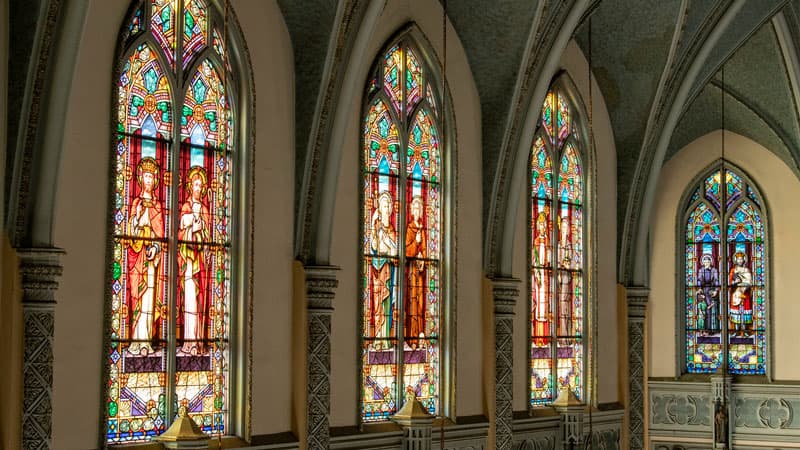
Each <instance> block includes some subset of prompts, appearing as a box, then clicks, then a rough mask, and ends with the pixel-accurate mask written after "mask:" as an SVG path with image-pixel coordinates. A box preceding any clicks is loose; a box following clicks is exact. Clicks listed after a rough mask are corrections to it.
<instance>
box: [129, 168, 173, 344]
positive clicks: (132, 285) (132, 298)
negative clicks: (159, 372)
mask: <svg viewBox="0 0 800 450" xmlns="http://www.w3.org/2000/svg"><path fill="white" fill-rule="evenodd" d="M137 172H138V176H137V182H138V183H139V188H140V189H141V191H140V192H139V196H138V197H136V198H134V199H133V201H132V202H131V207H130V211H132V212H133V214H132V217H131V223H130V230H131V234H132V235H133V237H132V239H131V240H130V243H129V244H128V254H129V257H128V264H129V268H128V283H129V284H128V287H129V290H128V292H129V295H128V315H129V320H130V334H129V336H130V339H132V341H133V342H131V344H130V346H129V347H128V351H129V352H130V353H132V354H142V355H147V354H148V353H152V352H153V347H152V346H151V343H152V342H153V341H154V340H155V339H156V338H157V337H158V336H159V330H160V328H161V320H162V318H163V314H162V313H163V310H164V305H163V303H162V301H161V292H162V291H163V289H164V286H162V285H161V280H159V266H160V265H161V259H162V258H161V251H162V248H161V247H162V245H161V243H160V242H159V239H160V238H163V237H164V218H163V215H162V212H161V202H160V200H159V199H158V197H157V195H156V192H155V188H156V185H157V184H158V176H159V172H160V171H159V167H158V163H157V162H156V160H155V159H153V158H150V157H146V158H143V159H142V160H141V161H140V162H139V166H138V170H137Z"/></svg>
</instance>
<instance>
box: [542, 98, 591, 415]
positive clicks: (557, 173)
mask: <svg viewBox="0 0 800 450" xmlns="http://www.w3.org/2000/svg"><path fill="white" fill-rule="evenodd" d="M575 122H576V120H575V108H574V106H573V105H572V104H571V102H570V101H569V99H568V97H567V95H565V93H564V92H563V91H562V90H560V89H559V88H558V87H556V88H554V89H552V90H551V91H550V92H549V93H548V94H547V97H546V98H545V102H544V105H543V106H542V113H541V118H540V123H541V126H540V128H539V130H538V132H537V133H536V135H535V136H534V139H533V148H532V150H531V157H530V158H531V159H530V184H529V189H530V210H529V214H530V216H529V224H530V249H529V251H530V253H529V262H530V297H529V298H530V347H529V348H530V354H529V361H530V366H529V369H530V371H529V381H528V383H529V394H530V398H529V404H530V406H531V407H536V406H544V405H548V404H550V403H552V402H553V401H554V400H555V398H556V397H557V396H558V392H559V391H560V390H561V389H564V388H567V389H570V390H571V391H572V392H573V393H574V394H575V396H576V397H577V398H578V399H580V400H584V397H585V380H584V379H585V373H586V369H585V367H586V362H585V355H586V339H585V330H584V328H585V327H584V325H585V321H584V317H586V313H587V299H586V296H585V292H586V288H585V285H586V275H585V274H586V270H585V267H586V259H587V258H586V254H585V251H584V243H585V242H586V238H585V236H586V228H585V221H584V217H585V216H586V211H585V207H586V204H585V199H586V186H585V183H586V179H585V175H584V167H585V165H584V162H583V161H584V157H583V155H584V154H585V151H586V150H585V149H584V147H585V142H584V141H583V139H581V135H580V133H578V129H577V126H576V123H575Z"/></svg>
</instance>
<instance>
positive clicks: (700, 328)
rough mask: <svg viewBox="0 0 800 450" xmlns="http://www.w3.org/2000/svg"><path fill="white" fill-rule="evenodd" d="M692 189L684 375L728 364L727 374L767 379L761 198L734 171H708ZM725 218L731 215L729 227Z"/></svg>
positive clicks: (686, 260)
mask: <svg viewBox="0 0 800 450" xmlns="http://www.w3.org/2000/svg"><path fill="white" fill-rule="evenodd" d="M723 180H724V185H723V184H722V183H723ZM691 189H692V191H690V192H694V193H693V194H692V195H691V196H690V197H689V199H688V205H687V216H686V222H685V223H686V228H685V247H684V250H685V258H684V259H683V261H684V264H685V278H684V280H685V285H684V286H685V290H684V293H685V297H684V299H685V314H686V316H685V317H686V334H685V336H686V371H688V372H690V373H714V372H717V371H718V370H719V369H720V366H721V365H722V364H727V365H728V367H727V368H726V370H727V371H729V372H730V373H735V374H763V373H765V370H766V369H765V368H766V364H765V363H766V349H767V342H766V338H765V331H766V298H765V275H766V267H765V263H764V261H765V245H764V244H765V242H764V241H765V230H764V225H763V223H762V219H761V212H760V210H759V203H756V201H757V199H758V198H759V197H758V194H757V193H756V190H755V187H754V185H753V184H752V183H750V182H749V181H748V180H747V179H746V178H745V177H743V176H742V175H741V173H737V171H736V170H735V169H732V168H729V167H726V168H724V169H720V168H716V169H714V170H713V171H711V173H708V174H704V175H703V177H702V178H701V181H700V182H698V184H697V185H695V186H691ZM700 191H702V192H703V194H702V195H700V194H699V192H700ZM745 193H746V195H745ZM729 210H730V211H732V213H731V212H729ZM721 217H727V224H726V226H724V227H723V226H721V224H720V222H721V219H720V218H721ZM723 242H724V243H725V245H721V244H722V243H723ZM722 262H727V268H725V269H723V268H722V266H721V263H722ZM723 281H724V282H725V283H724V285H723V283H722V282H723ZM725 318H727V319H725ZM726 340H727V344H728V345H727V347H726V346H725V345H724V344H725V341H726ZM726 349H727V355H725V354H723V352H724V351H725V350H726Z"/></svg>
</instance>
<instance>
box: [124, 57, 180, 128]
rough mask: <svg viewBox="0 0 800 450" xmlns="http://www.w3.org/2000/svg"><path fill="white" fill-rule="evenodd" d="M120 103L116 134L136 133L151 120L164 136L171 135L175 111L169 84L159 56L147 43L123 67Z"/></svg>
mask: <svg viewBox="0 0 800 450" xmlns="http://www.w3.org/2000/svg"><path fill="white" fill-rule="evenodd" d="M117 100H118V105H119V106H118V108H119V109H118V111H117V120H118V125H117V131H119V132H121V133H133V132H135V131H136V130H139V129H141V128H142V127H143V126H144V124H145V121H148V122H149V123H152V124H153V128H154V129H155V131H157V132H158V133H160V134H161V137H163V138H168V137H169V136H170V133H171V132H172V111H171V105H170V101H171V94H170V87H169V81H168V80H167V77H166V76H165V75H164V71H163V69H162V67H161V64H160V63H159V61H158V58H157V57H156V53H155V52H154V51H153V50H152V49H151V48H150V46H149V45H148V44H147V43H143V44H140V45H139V46H138V47H137V48H136V49H135V50H134V52H133V54H131V56H130V57H129V58H128V60H127V61H126V63H125V65H124V66H123V69H122V73H121V75H120V77H119V82H118V98H117ZM152 137H155V136H152Z"/></svg>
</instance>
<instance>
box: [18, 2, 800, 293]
mask: <svg viewBox="0 0 800 450" xmlns="http://www.w3.org/2000/svg"><path fill="white" fill-rule="evenodd" d="M415 1H422V0H406V2H407V4H408V5H409V7H413V5H414V2H415ZM440 1H441V4H444V3H445V2H444V0H440ZM235 3H236V2H234V6H235ZM58 4H59V2H55V1H52V0H48V1H45V0H33V1H28V0H25V1H22V0H12V1H11V3H10V15H11V17H10V18H11V21H10V23H11V26H12V30H11V32H12V33H13V35H15V36H17V35H20V36H23V37H24V39H19V40H18V39H15V42H14V43H13V44H12V45H11V49H10V50H11V56H12V57H14V59H15V61H23V62H27V61H28V60H29V58H27V55H31V54H32V53H33V52H32V49H34V48H35V46H34V45H33V40H34V38H35V36H34V35H33V34H32V33H21V32H20V33H17V32H15V30H17V29H23V28H24V29H31V28H35V24H36V23H37V21H41V20H42V18H44V17H46V16H47V15H46V14H42V13H41V11H43V10H44V8H45V6H44V5H58ZM278 4H279V6H280V9H281V11H282V13H283V16H284V20H285V23H286V26H287V29H288V31H289V34H290V37H291V39H292V43H293V52H294V59H295V86H296V92H295V96H296V97H295V100H296V101H295V114H296V121H295V122H296V129H295V132H296V180H297V181H296V194H297V195H296V199H297V201H296V205H297V208H296V210H297V216H296V223H297V234H296V239H297V241H298V242H299V244H298V247H297V254H298V257H299V258H301V259H303V260H305V261H313V260H314V255H313V253H314V251H313V248H314V244H313V242H312V241H313V239H312V240H309V239H311V238H309V236H312V235H313V233H314V224H315V223H316V221H318V220H319V217H318V216H319V214H320V213H319V212H318V210H319V202H320V200H319V199H320V198H321V197H320V195H319V189H322V188H321V187H320V186H322V184H321V183H320V182H319V181H320V177H322V174H323V173H324V170H322V169H319V168H320V167H322V166H324V164H325V159H326V158H325V155H326V152H328V151H330V150H329V148H328V147H326V146H327V145H329V144H330V142H331V140H330V137H331V129H332V128H333V127H332V124H333V119H332V118H333V117H334V116H335V113H336V104H337V103H336V101H337V96H338V95H339V93H340V90H341V87H340V84H341V80H342V78H343V75H344V74H345V72H346V70H347V65H348V62H349V57H350V54H351V52H352V51H353V49H354V46H355V43H356V37H357V35H358V34H359V30H361V29H362V25H363V24H364V23H366V21H367V20H368V18H369V17H374V15H372V16H371V15H370V14H373V13H374V12H375V9H376V8H380V7H382V6H383V5H384V1H381V0H338V1H335V2H334V1H331V0H303V1H296V0H278ZM379 12H380V11H378V13H379ZM447 15H448V18H449V20H450V23H451V25H452V27H453V29H454V30H455V32H456V34H457V35H458V39H459V40H460V43H461V45H462V46H463V48H464V50H465V52H466V56H467V59H468V62H469V65H470V69H471V71H472V74H473V77H474V80H475V83H476V86H477V90H478V94H479V97H480V106H481V120H482V145H483V148H482V155H481V157H482V160H483V167H484V169H483V170H484V172H483V196H484V199H483V200H484V201H483V204H484V214H483V225H484V227H483V230H484V238H485V239H484V241H485V243H486V249H485V253H484V266H485V268H486V271H487V272H488V273H489V274H502V272H504V270H505V269H504V267H503V265H502V263H501V262H500V260H501V259H502V256H501V255H502V254H503V248H505V247H504V246H506V247H507V245H508V242H509V241H508V238H507V234H508V232H507V227H506V228H504V225H503V223H504V220H506V219H507V218H508V217H509V215H508V213H507V211H508V210H509V208H511V207H512V206H514V205H515V204H514V198H515V197H514V195H518V194H517V193H515V192H516V191H518V190H519V189H512V186H511V183H512V182H513V181H514V180H513V177H512V175H513V174H514V173H515V167H517V168H518V166H519V164H520V161H521V160H522V159H524V158H523V156H520V152H519V151H518V149H519V148H522V147H521V142H522V140H523V139H522V136H523V134H524V132H523V130H524V129H525V126H526V121H525V120H526V114H527V111H528V110H529V109H530V106H531V105H533V104H534V103H535V102H539V101H541V100H540V98H542V97H543V96H544V93H543V90H542V88H541V85H542V83H544V86H545V88H544V89H545V90H546V84H547V83H549V80H550V79H551V78H552V76H553V74H554V71H553V68H552V61H553V60H555V61H557V60H558V57H559V55H560V54H561V52H562V51H563V49H564V47H565V45H566V42H567V41H568V40H569V39H572V38H574V39H575V40H576V41H577V42H578V45H579V46H580V47H581V49H582V50H583V52H584V54H587V55H588V53H589V34H588V28H589V23H590V21H589V18H591V27H592V43H591V49H592V68H593V74H594V76H595V78H596V80H597V83H598V85H599V87H600V91H601V93H602V95H603V97H604V98H605V101H606V105H607V107H608V110H609V115H610V118H611V124H612V128H613V133H614V138H615V140H616V150H617V166H618V167H617V169H618V170H617V175H618V180H617V181H618V196H617V197H618V204H617V209H618V230H619V233H618V236H617V241H618V248H619V252H620V253H619V269H620V270H619V278H620V281H621V282H623V283H626V284H637V283H643V282H645V281H646V280H643V278H642V275H641V274H642V273H646V267H644V268H643V267H641V266H642V264H641V262H642V259H641V258H640V255H642V254H643V252H645V251H646V250H645V249H644V247H645V245H644V244H643V243H644V242H645V241H646V237H647V222H648V219H647V218H648V217H649V216H648V213H649V211H648V207H649V206H648V205H649V200H648V199H649V198H650V197H651V196H652V192H653V189H654V183H655V181H654V180H657V175H658V170H659V169H660V167H661V165H662V164H663V162H664V161H665V160H668V159H669V158H670V157H672V156H673V155H674V154H675V153H676V152H677V151H678V150H679V149H680V148H682V147H684V146H685V145H686V144H687V143H689V142H691V141H692V140H694V139H696V138H698V137H699V136H701V135H703V134H705V133H708V132H709V131H712V130H715V129H718V128H719V127H720V126H721V123H722V110H721V95H722V92H723V88H724V92H725V96H726V101H725V111H724V112H725V127H726V128H727V129H730V130H732V131H734V132H737V133H740V134H742V135H745V136H747V137H749V138H751V139H753V140H755V141H757V142H759V143H760V144H762V145H764V146H765V147H766V148H768V149H770V150H771V151H773V152H774V153H775V154H776V155H777V156H779V157H780V158H781V159H783V160H784V161H785V162H786V164H787V165H789V167H791V168H792V169H793V170H794V171H795V172H797V173H799V174H800V169H798V167H800V166H799V165H798V161H800V115H798V99H800V93H799V92H798V83H800V62H798V61H800V57H798V55H800V19H799V18H800V0H791V1H790V0H758V1H755V0H749V1H748V0H650V1H647V2H644V1H641V0H494V1H484V0H450V1H449V2H447ZM25 37H27V38H25ZM28 38H29V39H28ZM249 44H250V45H257V43H249ZM45 50H47V49H40V50H39V51H40V52H41V51H45ZM723 63H724V64H725V69H726V70H725V79H724V84H723V80H722V77H721V74H720V68H721V67H722V65H723ZM35 70H38V69H37V67H36V66H35V65H29V64H27V63H23V64H16V65H14V66H12V67H11V68H10V70H9V80H8V83H9V92H22V91H24V90H25V89H24V87H25V86H26V85H27V84H29V83H31V80H35V79H36V78H35V77H33V78H32V77H31V73H33V72H32V71H35ZM25 101H28V100H26V99H24V98H23V97H22V96H21V95H17V96H15V95H11V96H9V108H8V113H9V130H10V133H9V140H8V148H9V152H8V154H7V166H6V168H7V176H6V183H9V180H11V179H12V178H13V179H18V180H23V181H24V180H27V178H25V174H22V175H20V174H19V173H18V172H19V171H20V170H29V169H25V168H20V167H17V165H18V164H17V163H16V162H15V157H16V155H15V151H16V149H17V148H18V147H20V146H19V142H22V140H21V139H22V137H20V136H17V135H16V132H17V130H18V129H19V127H18V126H16V123H15V121H16V120H17V119H16V118H17V117H19V116H20V113H21V112H24V111H25V110H26V108H27V107H26V106H25V105H23V102H25ZM32 132H35V130H34V131H32ZM34 138H35V136H34ZM31 139H33V138H31ZM37 139H38V138H37ZM31 142H38V141H37V140H36V139H33V140H32V141H31ZM23 147H24V146H23ZM708 151H717V150H716V149H709V150H708ZM517 170H518V169H517ZM654 175H655V176H654ZM21 189H22V188H21ZM11 191H12V190H10V189H6V193H7V194H8V195H11ZM5 201H6V203H7V204H8V203H9V198H6V199H5ZM315 202H316V204H315ZM14 214H17V215H18V216H19V217H23V216H24V215H25V214H27V213H26V212H25V211H18V212H16V213H14ZM8 220H11V221H14V220H17V221H18V222H20V223H23V222H24V220H22V221H20V219H19V218H14V217H9V218H7V221H8Z"/></svg>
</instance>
